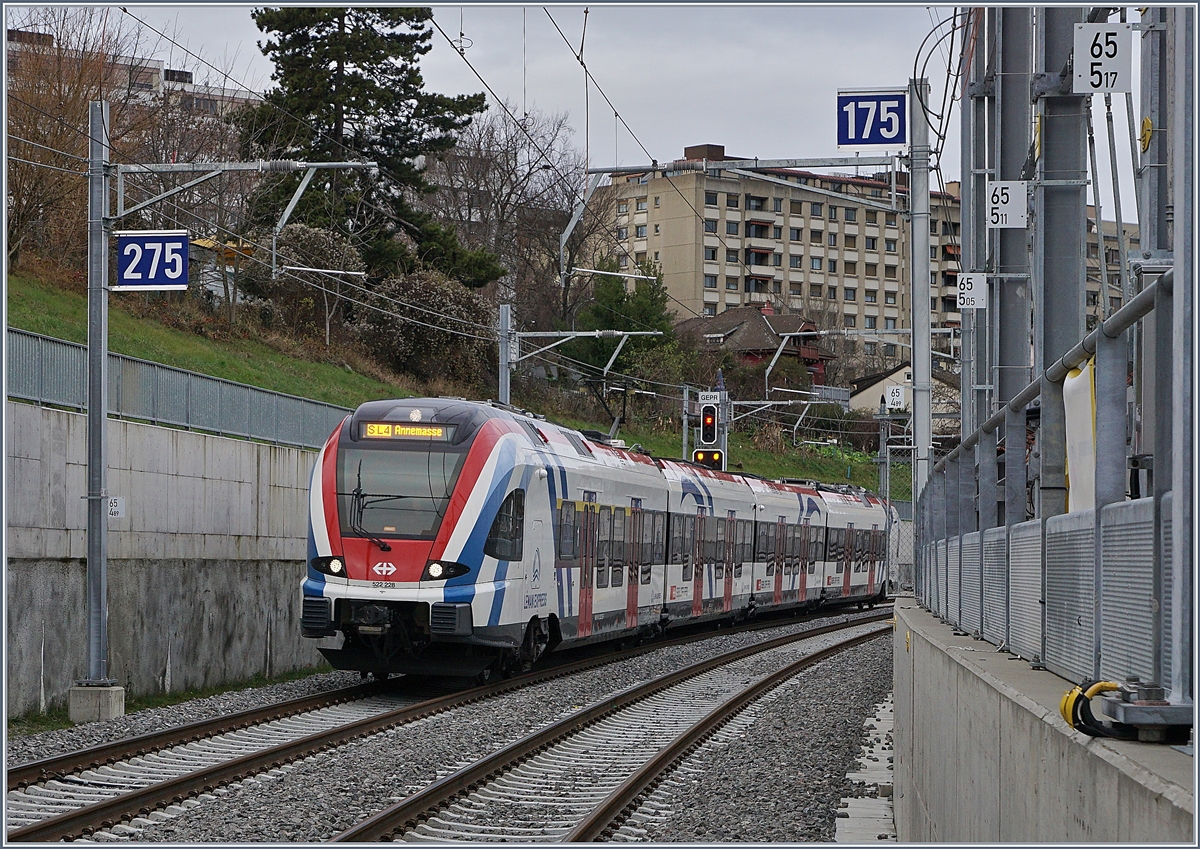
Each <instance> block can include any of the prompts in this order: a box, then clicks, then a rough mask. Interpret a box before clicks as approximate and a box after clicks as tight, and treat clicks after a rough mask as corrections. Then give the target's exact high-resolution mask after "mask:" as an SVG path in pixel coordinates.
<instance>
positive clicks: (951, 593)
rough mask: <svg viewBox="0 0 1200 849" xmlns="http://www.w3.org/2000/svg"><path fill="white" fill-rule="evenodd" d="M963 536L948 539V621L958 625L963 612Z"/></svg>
mask: <svg viewBox="0 0 1200 849" xmlns="http://www.w3.org/2000/svg"><path fill="white" fill-rule="evenodd" d="M961 554H962V538H961V537H950V538H949V539H947V540H946V578H947V580H946V589H947V592H946V621H947V622H949V623H950V624H951V625H957V624H958V622H959V619H960V618H961V614H962V592H961V588H962V560H961Z"/></svg>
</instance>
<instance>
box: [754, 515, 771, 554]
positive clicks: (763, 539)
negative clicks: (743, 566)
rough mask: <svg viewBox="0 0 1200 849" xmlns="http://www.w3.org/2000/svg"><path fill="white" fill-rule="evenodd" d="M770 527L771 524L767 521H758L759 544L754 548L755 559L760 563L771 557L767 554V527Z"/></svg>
mask: <svg viewBox="0 0 1200 849" xmlns="http://www.w3.org/2000/svg"><path fill="white" fill-rule="evenodd" d="M768 527H769V526H768V525H767V523H766V522H759V523H758V534H757V536H758V541H757V544H756V545H755V549H754V559H755V560H756V561H757V562H759V563H761V562H762V561H764V560H770V559H771V558H770V557H768V556H767V528H768Z"/></svg>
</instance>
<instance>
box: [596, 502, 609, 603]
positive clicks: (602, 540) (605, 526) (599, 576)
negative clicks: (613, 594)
mask: <svg viewBox="0 0 1200 849" xmlns="http://www.w3.org/2000/svg"><path fill="white" fill-rule="evenodd" d="M597 521H598V528H599V534H598V542H597V544H596V586H597V587H607V586H608V564H609V560H610V559H611V558H612V508H611V507H601V508H600V518H599V519H598V520H597Z"/></svg>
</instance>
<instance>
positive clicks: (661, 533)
mask: <svg viewBox="0 0 1200 849" xmlns="http://www.w3.org/2000/svg"><path fill="white" fill-rule="evenodd" d="M666 532H667V514H666V513H661V512H659V511H657V510H655V511H654V549H653V550H652V551H651V552H650V562H651V563H665V562H666V551H665V547H664V543H665V542H666Z"/></svg>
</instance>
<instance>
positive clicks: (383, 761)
mask: <svg viewBox="0 0 1200 849" xmlns="http://www.w3.org/2000/svg"><path fill="white" fill-rule="evenodd" d="M852 618H858V617H857V616H853V615H847V616H838V617H831V618H827V619H822V620H819V621H816V622H805V623H793V624H790V625H782V626H781V627H780V628H777V629H771V630H769V631H762V632H758V633H743V634H729V635H723V636H717V637H713V638H711V639H709V640H706V641H703V642H697V643H692V644H689V645H685V646H673V647H664V648H662V649H660V650H658V651H654V652H651V653H649V654H646V655H643V656H641V657H639V658H636V659H633V660H630V661H626V662H624V663H621V664H612V665H608V666H605V667H602V668H599V669H595V670H591V671H589V672H584V673H579V674H576V675H572V676H569V677H566V678H560V679H557V680H553V681H548V682H545V683H543V684H539V685H537V686H534V687H528V688H525V689H522V690H519V691H516V692H513V693H510V694H507V695H505V696H501V697H499V698H495V699H492V700H489V701H488V702H486V703H480V704H472V705H467V706H464V707H461V708H456V709H454V710H452V711H448V712H446V713H442V714H439V715H437V716H433V717H429V718H427V719H423V720H420V721H417V722H413V723H409V724H407V725H404V726H402V727H399V728H395V729H392V730H390V731H387V732H384V733H381V734H377V735H375V736H373V737H370V738H366V739H363V740H359V741H356V742H353V743H351V744H349V745H346V746H343V747H341V748H339V749H337V750H335V751H330V752H324V753H321V754H318V755H314V756H312V757H309V758H306V759H305V760H303V761H300V762H298V763H294V764H290V765H288V766H285V767H283V768H281V769H277V770H272V772H271V773H267V774H263V775H259V776H257V777H255V778H253V779H248V780H246V781H243V782H241V783H239V784H236V785H231V786H230V787H228V788H221V789H220V790H218V791H216V792H215V793H213V794H206V796H204V797H201V799H200V802H201V804H199V805H195V806H192V807H188V808H186V809H184V810H182V811H179V812H178V813H176V814H175V815H174V816H172V817H171V818H170V819H163V820H159V821H157V822H153V821H151V820H147V819H138V820H135V821H134V822H133V823H132V824H131V826H132V828H131V829H123V831H124V832H125V833H123V834H121V835H120V837H117V836H116V835H111V836H110V835H104V837H101V836H100V835H97V837H98V838H99V839H104V838H105V837H107V838H108V839H114V838H116V839H123V840H132V841H136V842H167V843H209V842H222V843H229V842H235V843H237V842H316V841H325V840H328V839H330V838H331V837H333V836H335V835H337V834H339V833H340V832H342V831H344V830H346V829H348V828H350V827H351V826H353V825H356V824H357V823H359V822H361V821H362V820H364V819H366V818H368V817H370V816H372V815H374V814H375V813H377V812H379V811H380V810H381V809H383V808H384V807H386V806H388V805H390V804H392V803H394V802H397V801H399V800H400V799H402V798H404V797H405V796H408V795H410V794H411V793H413V792H415V791H417V790H419V789H421V788H422V787H424V786H426V785H428V784H429V783H431V782H433V781H435V780H437V779H438V778H440V777H442V776H444V775H447V774H449V773H451V772H453V771H454V770H456V769H458V768H459V767H461V766H463V765H465V764H466V763H469V762H470V761H472V760H475V759H477V758H479V757H481V756H483V755H486V754H488V753H490V752H492V751H494V750H496V749H498V748H501V747H503V746H504V745H506V744H508V743H509V742H511V741H513V740H515V739H517V738H519V737H521V736H523V735H525V734H528V733H530V732H531V731H533V730H535V729H536V728H539V727H542V726H544V725H547V724H549V723H551V722H554V721H557V720H558V719H560V718H562V717H563V716H565V715H566V714H568V713H570V712H572V711H574V710H578V709H579V708H581V707H583V706H585V705H588V704H591V703H593V702H596V701H598V700H602V699H604V698H606V697H608V696H611V695H612V694H614V693H616V692H619V691H621V690H624V689H626V688H628V687H631V686H633V685H635V684H638V683H641V682H643V681H645V680H648V679H650V678H652V677H655V676H658V675H661V674H664V673H666V672H669V671H672V670H675V669H678V668H680V667H682V666H686V665H688V664H690V663H694V662H696V661H699V660H702V659H704V658H707V657H711V656H713V655H715V654H718V653H721V652H724V651H729V650H731V649H734V648H738V647H740V646H743V645H748V644H750V643H754V642H760V641H762V640H765V639H769V638H771V637H774V636H778V635H781V634H784V633H791V632H795V631H799V630H807V629H811V628H813V627H817V626H820V625H825V624H833V623H835V622H839V621H844V620H846V619H852ZM840 638H841V635H832V636H830V637H825V638H818V639H817V640H816V641H814V642H821V643H824V644H828V643H832V642H834V641H836V640H837V639H840ZM881 643H883V644H888V648H887V652H886V658H885V656H884V653H883V652H882V650H881V649H879V648H876V647H877V646H879V645H880V644H881ZM869 651H874V652H876V653H877V654H879V658H876V659H875V660H874V661H872V662H871V664H870V669H869V670H868V669H866V668H862V669H859V668H858V665H857V661H856V660H852V661H848V662H847V663H846V664H844V665H843V666H842V667H835V668H834V670H835V671H834V672H833V673H832V677H831V680H830V681H829V682H828V683H816V684H814V685H813V686H818V687H822V688H823V689H820V690H817V691H814V692H815V693H816V694H815V695H813V696H811V701H810V697H805V698H804V699H803V700H802V702H800V703H797V704H795V705H793V706H792V707H791V708H789V711H791V712H789V713H788V716H789V717H790V719H789V720H788V721H787V722H788V723H790V724H788V725H786V726H785V727H784V728H783V729H782V730H783V732H785V733H783V735H782V739H780V740H776V742H775V743H774V744H773V745H774V748H773V749H772V750H771V751H772V754H771V755H770V756H769V758H767V759H765V760H764V759H762V758H758V757H755V758H751V759H750V761H749V763H742V765H741V767H740V768H739V771H738V772H730V773H728V774H724V775H723V774H722V772H721V770H720V769H718V770H716V771H715V773H714V775H713V779H714V783H715V784H716V785H718V786H719V785H721V784H723V783H726V782H728V785H729V786H728V787H726V791H725V792H728V791H729V790H730V787H731V786H732V785H734V784H735V783H736V782H737V781H740V780H743V779H742V776H743V774H749V773H750V772H752V771H753V770H752V769H751V767H753V766H754V764H755V763H756V762H761V765H762V767H763V771H764V772H765V773H766V774H765V775H764V776H762V777H761V778H760V779H749V778H747V779H746V780H751V781H752V782H753V781H757V782H758V783H757V784H752V786H757V787H758V788H759V789H758V790H757V791H755V792H756V793H757V794H758V795H757V796H755V795H751V796H740V797H739V796H737V795H732V794H728V795H725V796H724V797H721V796H712V795H711V794H710V798H708V799H703V798H699V797H698V796H691V795H689V797H688V798H687V799H686V804H673V805H672V808H673V812H672V815H674V814H682V815H683V819H681V820H680V821H679V823H678V824H677V825H675V826H672V827H671V828H670V830H669V831H668V832H656V833H655V836H654V837H652V838H651V839H654V840H693V839H707V840H713V839H718V840H829V839H832V836H833V833H834V827H833V820H834V816H835V809H836V805H837V801H838V799H840V798H841V796H845V795H850V794H851V791H850V789H849V782H848V781H847V780H846V779H845V774H846V772H847V771H848V769H849V768H850V766H851V765H852V763H853V759H854V755H855V753H856V752H857V751H858V747H859V744H860V742H861V740H860V737H861V730H862V724H863V719H864V717H866V716H868V715H869V714H870V711H871V707H872V706H873V705H874V704H875V703H876V702H878V701H879V700H880V698H882V695H881V694H884V693H886V692H887V691H888V690H890V688H891V666H890V643H889V641H888V640H887V639H886V638H882V639H879V640H873V641H871V643H869V644H868V648H864V647H859V648H857V649H854V650H852V657H854V658H860V657H865V656H866V655H864V654H863V653H864V652H869ZM832 662H833V661H826V663H832ZM839 669H840V670H841V671H840V672H839V671H837V670H839ZM334 674H335V675H342V676H343V677H342V679H341V681H340V683H336V684H333V683H329V682H325V683H329V686H328V687H326V688H327V689H328V688H332V687H333V686H346V685H348V684H350V683H354V682H355V681H356V680H357V676H353V675H351V676H350V677H349V678H347V677H345V674H344V673H334ZM314 677H319V678H325V677H326V676H314ZM821 677H822V678H823V677H824V676H821ZM813 679H814V676H811V675H807V674H806V675H804V676H803V679H802V680H805V681H812V680H813ZM303 683H304V682H291V684H289V685H277V687H289V686H294V685H297V684H303ZM313 686H316V687H321V686H322V684H321V683H315V684H313ZM272 689H273V688H270V687H267V688H261V690H259V691H242V692H241V693H239V694H238V696H239V699H238V707H236V708H235V707H232V706H228V707H226V708H225V709H226V710H234V709H244V708H246V707H251V706H254V705H253V704H252V703H251V700H252V699H253V698H254V696H253V695H252V694H253V693H255V692H259V693H263V695H262V697H261V700H260V701H259V702H257V704H264V703H269V702H271V701H278V700H281V699H283V698H293V697H295V696H297V695H300V694H301V693H300V692H294V691H289V692H288V695H280V693H279V691H278V690H275V691H274V692H273V694H272V695H267V694H266V693H265V692H264V691H268V690H272ZM226 695H227V696H230V695H233V694H226ZM218 698H219V697H218ZM204 701H209V700H204ZM194 704H198V703H194ZM182 707H183V706H176V707H175V708H166V709H162V710H163V711H176V710H178V709H179V708H182ZM194 709H195V708H194ZM810 709H812V710H816V711H817V713H818V715H819V716H820V717H821V718H820V719H819V720H815V721H810V720H807V719H804V717H805V716H806V715H807V713H806V712H807V711H809V710H810ZM196 710H200V709H196ZM156 713H158V711H156ZM186 715H187V714H185V713H181V714H180V715H179V716H180V718H178V719H176V720H174V721H176V722H183V721H190V720H188V719H184V718H183V716H186ZM201 715H211V714H197V715H196V716H194V717H192V718H200V716H201ZM135 716H137V715H133V716H130V717H125V718H124V719H123V720H113V721H111V722H105V723H93V725H96V726H110V725H112V724H113V723H124V722H129V721H133V720H134V717H135ZM165 721H166V720H165V719H164V718H162V717H157V718H155V719H152V720H146V721H145V722H148V723H149V727H143V726H142V725H140V724H139V723H138V722H136V721H135V723H134V726H133V727H136V728H138V730H137V731H133V730H128V731H124V732H123V733H124V734H132V733H143V732H144V731H145V730H150V728H151V727H153V728H157V727H162V724H163V723H164V722H165ZM775 721H776V715H775V713H774V712H767V713H766V714H764V717H763V719H762V720H760V721H759V722H756V723H754V724H753V725H752V726H750V727H749V729H748V730H747V732H746V733H747V735H751V734H754V733H760V732H756V731H755V729H756V728H758V727H759V726H763V728H767V726H768V725H769V726H770V728H769V729H768V730H766V731H761V733H763V734H764V735H765V738H767V739H768V740H769V739H770V738H772V737H779V736H780V735H779V729H775V728H774V726H773V723H774V722H775ZM802 722H803V723H809V724H807V725H803V727H804V728H806V729H807V730H806V731H805V732H804V733H802V734H801V733H797V734H792V733H791V729H792V728H799V727H801V725H800V723H802ZM168 724H169V723H168ZM83 733H84V732H81V728H75V729H70V730H69V731H66V732H61V731H56V732H47V733H46V734H39V735H33V736H32V737H30V738H23V739H22V741H21V742H23V743H24V744H26V745H29V746H30V748H29V749H26V751H32V750H33V747H35V746H36V745H37V742H36V741H35V739H34V738H53V737H54V735H67V734H70V735H72V736H71V737H70V738H69V741H56V742H55V743H54V745H56V746H59V747H60V749H61V750H64V751H65V750H67V749H70V748H73V747H78V746H81V745H86V744H87V742H86V741H89V740H92V739H94V740H95V742H101V741H106V740H110V739H115V738H116V737H120V736H122V733H120V732H118V731H116V730H115V729H106V730H99V729H97V730H95V731H93V732H91V733H92V734H94V735H95V736H94V738H93V737H88V736H78V735H80V734H83ZM12 742H16V741H10V755H9V757H10V760H13V755H12V754H11V752H12V748H11V746H12ZM733 745H736V744H731V746H730V747H729V748H732V747H733ZM764 745H766V744H764ZM814 747H815V749H816V754H815V755H814V754H813V753H812V752H813V750H814ZM41 751H44V750H41ZM702 753H703V750H702ZM45 756H46V755H45V754H41V753H40V752H39V754H37V755H36V757H45ZM741 757H742V758H746V757H747V753H745V752H744V753H743V754H742V756H741ZM25 759H30V758H29V757H27V758H25ZM735 760H736V759H735ZM14 762H19V760H18V761H14ZM818 764H819V766H818ZM777 765H778V766H777ZM725 769H726V770H729V769H731V767H730V766H729V765H726V766H725ZM781 769H789V770H790V769H795V770H797V771H798V774H799V775H803V776H804V781H807V782H810V783H809V784H808V785H807V786H806V787H805V793H806V795H807V796H811V798H812V800H813V801H812V802H811V803H810V802H808V801H805V802H804V813H803V814H802V815H799V817H798V818H797V817H781V816H780V813H779V811H778V810H776V809H775V808H772V807H771V806H770V805H759V804H756V805H754V806H753V807H752V808H751V807H749V806H747V805H746V804H745V800H746V799H747V798H751V799H759V798H762V797H763V796H762V794H763V793H764V792H766V791H767V790H770V791H771V792H770V798H777V799H778V800H779V801H778V803H777V806H778V805H792V804H793V802H792V799H791V798H790V797H792V796H794V794H795V789H794V788H793V789H791V790H788V791H787V792H784V791H783V789H782V788H781V787H779V785H778V776H774V777H772V775H771V773H773V772H779V771H780V770H781ZM706 772H707V770H706ZM818 775H819V778H814V776H818ZM787 780H789V781H790V780H791V776H788V779H787ZM771 788H775V789H774V790H771ZM713 792H714V793H715V790H714V791H713ZM718 799H721V801H720V804H718ZM829 800H832V802H830V801H829ZM797 801H799V800H797ZM730 806H734V807H730ZM777 806H776V807H777ZM722 807H724V810H722ZM731 811H739V812H741V813H739V814H738V815H736V817H734V816H731V813H730V812H731ZM688 812H691V813H688ZM747 816H750V817H752V820H747V821H746V822H740V821H738V820H739V818H741V819H744V818H745V817H747ZM705 818H711V819H712V822H711V823H710V824H709V825H707V826H706V825H705V824H704V820H705ZM665 822H667V820H661V821H658V822H655V823H648V824H647V826H646V827H647V828H650V827H653V828H660V827H665V826H664V823H665ZM784 822H786V823H788V825H786V826H784V825H783V823H784ZM756 823H757V824H756ZM706 829H707V831H706ZM793 829H794V830H793ZM783 832H787V833H786V834H784V833H783ZM688 834H691V835H701V834H704V835H705V836H704V837H698V836H691V837H689V836H687V835H688ZM720 834H725V835H726V836H718V835H720Z"/></svg>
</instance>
